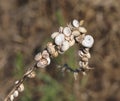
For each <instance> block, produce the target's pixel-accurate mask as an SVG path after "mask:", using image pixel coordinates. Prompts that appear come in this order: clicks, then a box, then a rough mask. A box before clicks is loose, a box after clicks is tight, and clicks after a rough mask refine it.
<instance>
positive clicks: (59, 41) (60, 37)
mask: <svg viewBox="0 0 120 101" xmlns="http://www.w3.org/2000/svg"><path fill="white" fill-rule="evenodd" d="M64 37H65V36H64V34H59V35H57V36H56V38H55V44H56V45H61V44H62V43H63V41H64V40H65V39H64Z"/></svg>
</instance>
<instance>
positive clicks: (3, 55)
mask: <svg viewBox="0 0 120 101" xmlns="http://www.w3.org/2000/svg"><path fill="white" fill-rule="evenodd" d="M73 19H78V20H81V19H84V20H85V24H84V26H85V27H86V28H87V30H88V34H91V35H92V36H93V37H94V39H95V44H94V46H93V48H92V49H91V54H92V58H91V60H90V65H91V66H93V67H95V69H94V70H93V71H92V72H90V73H88V75H89V76H87V78H88V79H87V83H86V84H85V85H84V86H83V87H81V83H80V82H81V80H84V79H82V78H81V77H82V76H81V75H80V78H79V80H77V81H74V79H73V78H71V76H69V75H68V76H64V77H59V76H58V74H60V71H57V70H52V69H49V70H47V71H44V72H45V74H49V76H50V77H51V78H52V79H54V80H55V81H56V82H57V83H60V85H61V86H62V87H63V89H64V90H65V91H66V92H67V94H66V95H64V94H63V95H61V94H59V95H58V96H57V98H59V99H60V101H62V100H63V99H62V98H61V96H68V95H69V93H70V94H73V95H74V99H73V100H71V101H120V0H0V101H2V100H3V98H4V97H5V96H6V95H7V93H8V91H9V90H10V89H11V86H12V85H13V83H14V81H15V80H16V79H17V78H20V76H18V77H16V75H17V74H15V72H14V71H15V68H16V65H15V64H16V63H15V61H16V57H17V56H19V55H18V54H21V55H22V57H23V58H22V59H23V60H22V61H23V64H22V66H23V67H21V68H22V70H23V71H24V70H25V69H26V68H24V66H25V67H27V66H31V64H32V63H33V57H34V55H35V53H36V52H38V50H40V49H41V48H43V47H44V45H45V43H46V40H49V39H50V35H51V33H52V32H54V31H57V30H58V28H59V26H60V25H61V24H62V25H63V26H64V25H66V23H67V22H70V21H72V20H73ZM68 51H69V50H68ZM61 59H62V58H61ZM55 61H57V60H53V65H54V63H55ZM68 64H69V63H68ZM49 71H50V72H49ZM56 71H57V72H58V73H55V72H56ZM18 72H20V71H16V73H18ZM51 72H53V73H51ZM85 78H86V77H85ZM71 79H72V80H71ZM85 80H86V79H85ZM68 81H71V82H70V83H68ZM41 82H42V81H41V80H38V79H37V78H36V79H34V80H28V82H26V86H27V87H28V88H29V89H31V90H30V92H29V93H31V94H32V97H31V100H26V101H33V100H34V101H41V99H42V94H43V95H44V94H45V93H43V92H37V91H35V89H36V87H37V86H40V84H41ZM44 85H46V83H44ZM53 89H54V88H53ZM36 92H37V93H36ZM48 92H50V91H49V90H48ZM26 93H27V92H26ZM26 93H24V94H21V95H22V96H25V97H26V95H27V94H26ZM22 96H21V97H22ZM21 97H19V98H18V100H19V101H21ZM53 98H54V96H53ZM22 101H25V100H22ZM42 101H52V100H42ZM63 101H70V100H68V99H67V97H65V99H64V100H63Z"/></svg>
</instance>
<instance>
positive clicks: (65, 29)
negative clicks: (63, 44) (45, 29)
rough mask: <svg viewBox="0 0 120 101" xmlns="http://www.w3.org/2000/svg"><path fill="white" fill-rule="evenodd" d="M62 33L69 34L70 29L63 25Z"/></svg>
mask: <svg viewBox="0 0 120 101" xmlns="http://www.w3.org/2000/svg"><path fill="white" fill-rule="evenodd" d="M63 33H64V35H65V36H70V35H71V29H70V28H69V27H65V28H64V29H63Z"/></svg>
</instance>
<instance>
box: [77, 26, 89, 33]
mask: <svg viewBox="0 0 120 101" xmlns="http://www.w3.org/2000/svg"><path fill="white" fill-rule="evenodd" d="M79 31H80V32H81V33H86V32H87V30H86V29H85V28H84V27H79Z"/></svg>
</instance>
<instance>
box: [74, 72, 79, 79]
mask: <svg viewBox="0 0 120 101" xmlns="http://www.w3.org/2000/svg"><path fill="white" fill-rule="evenodd" d="M77 77H78V73H77V72H74V78H75V80H77Z"/></svg>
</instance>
